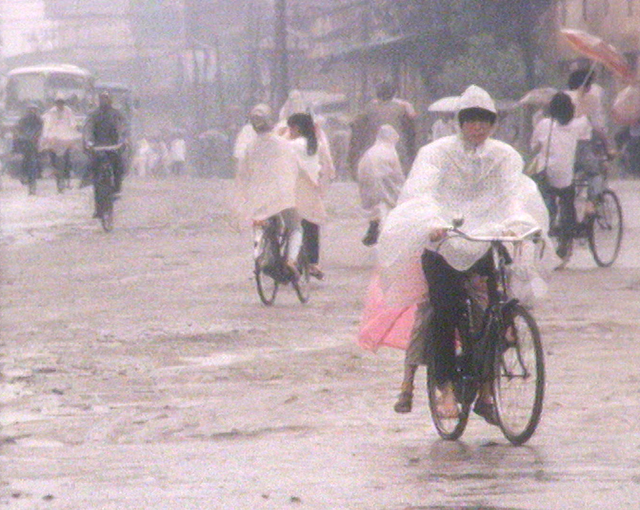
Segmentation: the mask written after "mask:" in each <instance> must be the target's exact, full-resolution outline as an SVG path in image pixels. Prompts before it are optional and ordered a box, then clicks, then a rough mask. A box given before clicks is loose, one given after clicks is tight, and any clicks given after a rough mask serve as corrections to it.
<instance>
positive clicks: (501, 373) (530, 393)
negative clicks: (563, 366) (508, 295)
mask: <svg viewBox="0 0 640 510" xmlns="http://www.w3.org/2000/svg"><path fill="white" fill-rule="evenodd" d="M506 313H507V314H508V315H507V316H506V317H505V333H504V338H503V339H502V341H501V343H500V345H498V349H497V351H496V359H495V366H494V368H495V373H494V380H493V394H494V399H495V406H496V411H497V415H498V422H499V426H500V429H501V430H502V433H503V434H504V435H505V437H506V438H507V439H508V440H509V441H510V442H511V443H513V444H515V445H521V444H523V443H525V442H526V441H527V440H529V438H530V437H531V436H532V435H533V433H534V432H535V430H536V427H537V426H538V423H539V421H540V416H541V415H542V403H543V399H544V355H543V351H542V341H541V339H540V332H539V330H538V326H537V325H536V322H535V320H534V319H533V317H532V316H531V315H530V314H529V312H527V310H525V308H524V307H522V306H521V305H515V306H514V307H513V308H512V309H510V310H509V311H508V312H506Z"/></svg>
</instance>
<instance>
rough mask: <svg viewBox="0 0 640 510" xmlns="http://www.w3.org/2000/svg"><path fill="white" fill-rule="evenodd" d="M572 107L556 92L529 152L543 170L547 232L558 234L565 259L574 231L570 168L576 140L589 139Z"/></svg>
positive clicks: (585, 126)
mask: <svg viewBox="0 0 640 510" xmlns="http://www.w3.org/2000/svg"><path fill="white" fill-rule="evenodd" d="M574 112H575V107H574V105H573V102H572V100H571V98H570V97H569V95H568V94H566V93H564V92H558V93H557V94H556V95H554V96H553V98H552V99H551V102H550V103H549V117H548V118H544V119H542V120H540V121H539V122H538V123H537V124H536V127H535V128H534V130H533V135H532V137H531V148H532V150H534V151H539V152H538V158H540V161H541V163H542V165H543V167H544V169H545V170H546V179H547V181H546V184H547V189H546V190H544V187H543V190H542V191H543V194H545V195H546V196H545V202H546V204H547V207H548V209H549V223H550V229H552V230H556V228H557V232H558V239H559V243H558V250H557V254H558V256H559V257H560V258H562V259H564V258H566V257H568V256H569V255H570V254H569V247H570V244H571V239H572V237H573V235H572V234H573V230H575V228H576V210H575V205H574V199H575V189H574V187H573V167H574V163H575V158H576V148H577V145H578V141H579V140H589V139H590V138H591V125H590V123H589V120H588V119H587V117H586V116H581V117H578V118H575V117H574Z"/></svg>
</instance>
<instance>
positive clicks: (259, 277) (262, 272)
mask: <svg viewBox="0 0 640 510" xmlns="http://www.w3.org/2000/svg"><path fill="white" fill-rule="evenodd" d="M257 233H258V234H257V238H256V240H255V246H254V275H255V279H256V288H257V291H258V296H260V300H261V301H262V302H263V303H264V304H265V305H267V306H270V305H272V304H273V303H274V302H275V299H276V295H277V293H278V288H279V287H280V286H281V285H287V284H291V286H292V287H293V288H294V290H295V292H296V295H297V296H298V300H299V301H300V302H301V303H303V304H304V303H306V302H307V301H309V297H310V292H309V279H310V274H309V260H308V257H307V255H306V253H305V251H304V249H301V250H300V253H299V255H298V259H297V262H296V268H297V270H298V273H299V274H297V275H296V274H294V273H293V272H292V271H291V270H290V269H289V267H288V265H287V253H288V248H289V235H288V234H289V232H288V231H287V229H286V227H285V224H284V221H283V219H282V217H281V216H280V215H279V214H277V215H275V216H272V217H271V218H269V219H268V220H266V221H265V222H264V224H263V225H262V226H261V228H260V230H258V231H257Z"/></svg>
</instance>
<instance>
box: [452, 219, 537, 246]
mask: <svg viewBox="0 0 640 510" xmlns="http://www.w3.org/2000/svg"><path fill="white" fill-rule="evenodd" d="M461 225H462V221H454V222H453V226H452V227H449V228H448V229H447V237H445V239H444V240H446V239H448V238H451V237H462V238H463V239H466V240H467V241H471V242H474V243H521V242H524V241H528V240H532V241H537V240H538V239H540V236H541V234H542V228H540V227H533V228H532V229H530V230H529V231H527V232H525V233H524V234H522V235H520V236H474V235H470V234H467V233H466V232H463V231H462V230H460V226H461ZM452 234H454V235H452ZM444 240H443V241H444Z"/></svg>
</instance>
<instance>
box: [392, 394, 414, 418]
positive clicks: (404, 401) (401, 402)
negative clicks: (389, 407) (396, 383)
mask: <svg viewBox="0 0 640 510" xmlns="http://www.w3.org/2000/svg"><path fill="white" fill-rule="evenodd" d="M412 407H413V392H412V391H403V392H401V393H400V395H399V396H398V401H397V402H396V404H395V405H394V406H393V410H394V411H395V412H396V413H400V414H405V413H410V412H411V409H412Z"/></svg>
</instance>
